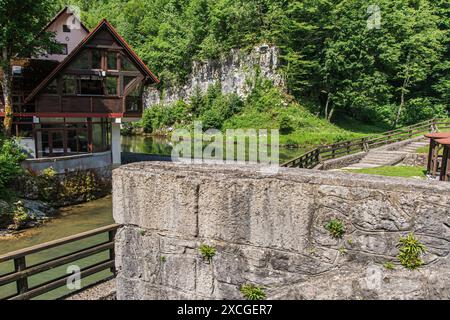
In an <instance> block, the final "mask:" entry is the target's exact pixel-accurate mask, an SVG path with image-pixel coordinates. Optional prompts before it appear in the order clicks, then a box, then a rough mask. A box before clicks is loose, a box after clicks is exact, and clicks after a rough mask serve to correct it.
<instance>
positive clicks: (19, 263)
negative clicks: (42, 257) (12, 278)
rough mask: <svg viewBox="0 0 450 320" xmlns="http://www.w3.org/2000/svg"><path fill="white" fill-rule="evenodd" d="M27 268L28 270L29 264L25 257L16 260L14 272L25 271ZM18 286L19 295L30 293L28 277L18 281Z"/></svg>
mask: <svg viewBox="0 0 450 320" xmlns="http://www.w3.org/2000/svg"><path fill="white" fill-rule="evenodd" d="M26 268H27V264H26V261H25V256H23V257H19V258H15V259H14V271H15V272H20V271H23V270H25V269H26ZM16 285H17V293H18V294H22V293H25V292H27V291H28V279H27V277H24V278H19V279H17V281H16Z"/></svg>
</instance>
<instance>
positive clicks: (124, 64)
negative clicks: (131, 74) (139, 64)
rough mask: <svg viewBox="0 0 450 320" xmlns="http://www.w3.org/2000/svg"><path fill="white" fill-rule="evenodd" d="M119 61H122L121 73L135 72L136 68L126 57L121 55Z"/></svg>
mask: <svg viewBox="0 0 450 320" xmlns="http://www.w3.org/2000/svg"><path fill="white" fill-rule="evenodd" d="M120 60H121V61H122V70H123V71H137V68H136V66H135V65H134V63H132V62H131V61H130V59H128V57H127V56H125V55H123V54H122V55H121V57H120Z"/></svg>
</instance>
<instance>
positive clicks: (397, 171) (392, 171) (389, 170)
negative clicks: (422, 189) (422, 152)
mask: <svg viewBox="0 0 450 320" xmlns="http://www.w3.org/2000/svg"><path fill="white" fill-rule="evenodd" d="M347 171H348V172H352V173H365V174H374V175H379V176H388V177H405V178H412V177H419V178H422V179H424V178H426V170H425V169H424V168H423V167H413V166H385V167H377V168H364V169H357V170H350V169H349V170H347Z"/></svg>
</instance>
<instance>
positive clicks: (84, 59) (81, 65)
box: [71, 50, 89, 69]
mask: <svg viewBox="0 0 450 320" xmlns="http://www.w3.org/2000/svg"><path fill="white" fill-rule="evenodd" d="M71 67H72V68H74V69H89V58H88V51H87V50H84V51H83V52H81V53H80V55H79V56H78V58H76V60H75V61H74V62H73V63H72V65H71Z"/></svg>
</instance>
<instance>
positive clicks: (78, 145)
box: [0, 8, 158, 164]
mask: <svg viewBox="0 0 450 320" xmlns="http://www.w3.org/2000/svg"><path fill="white" fill-rule="evenodd" d="M46 30H48V31H53V32H55V37H56V39H57V40H58V41H59V42H61V43H62V44H63V46H62V48H63V49H62V50H61V51H60V52H57V53H55V52H52V53H48V54H46V55H43V56H40V57H35V58H31V59H18V60H17V61H14V62H13V79H14V80H13V112H14V115H13V116H14V120H13V121H14V127H13V133H14V134H15V135H16V136H19V137H21V141H22V142H23V143H24V144H25V145H27V146H28V147H29V149H30V154H31V155H32V156H33V157H35V158H45V157H63V156H72V155H79V154H88V153H98V152H107V151H111V152H112V153H111V155H112V156H111V158H112V162H113V163H115V164H119V163H120V125H121V123H123V122H129V121H134V120H136V119H139V118H141V116H142V110H143V98H142V96H143V90H144V88H145V87H146V86H148V85H152V84H155V83H158V79H157V78H156V77H155V75H154V74H153V73H152V72H151V71H150V69H149V68H148V67H147V66H146V65H145V63H144V62H142V60H141V59H140V58H139V57H138V56H137V55H136V54H135V53H134V51H133V50H132V49H131V48H130V46H129V45H128V44H127V43H126V41H125V40H124V39H123V38H122V37H121V36H120V35H119V34H118V33H117V31H116V30H115V29H114V28H113V27H112V26H111V24H110V23H109V22H108V21H107V20H102V21H101V22H100V23H99V24H98V25H97V27H96V28H95V29H94V30H92V31H90V32H89V30H88V29H87V28H86V27H85V26H84V25H83V24H82V23H81V21H79V20H78V18H77V17H76V16H75V15H74V14H72V13H71V12H70V10H69V9H68V8H65V9H64V10H62V11H61V12H60V13H59V14H58V15H57V16H56V17H55V18H54V19H53V21H51V22H50V23H49V24H48V25H47V27H46ZM2 116H3V117H4V108H3V104H1V103H0V117H2Z"/></svg>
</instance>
